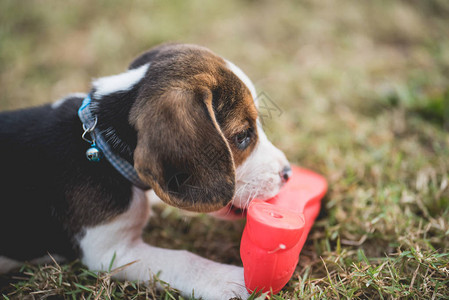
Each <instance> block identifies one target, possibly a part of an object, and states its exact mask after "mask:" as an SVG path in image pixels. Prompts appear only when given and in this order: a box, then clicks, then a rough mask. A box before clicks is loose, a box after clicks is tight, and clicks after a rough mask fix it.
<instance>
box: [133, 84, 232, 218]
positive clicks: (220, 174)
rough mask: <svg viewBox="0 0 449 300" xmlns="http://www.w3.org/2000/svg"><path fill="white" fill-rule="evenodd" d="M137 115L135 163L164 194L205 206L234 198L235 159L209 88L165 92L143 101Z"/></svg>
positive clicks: (179, 202)
mask: <svg viewBox="0 0 449 300" xmlns="http://www.w3.org/2000/svg"><path fill="white" fill-rule="evenodd" d="M132 116H133V119H134V120H135V127H136V128H137V132H138V142H137V147H136V150H135V152H134V164H135V168H136V170H137V172H138V174H139V176H140V177H141V178H142V179H143V180H144V181H145V182H148V183H149V184H150V185H151V187H152V188H153V189H154V190H155V192H156V194H157V195H158V196H159V197H160V198H161V199H162V200H164V201H165V202H167V203H169V204H171V205H174V206H177V207H180V208H183V209H187V210H192V211H200V212H209V211H214V210H217V209H219V208H222V207H223V206H225V205H226V204H227V203H228V202H230V201H231V200H232V197H233V196H234V190H235V169H234V162H233V158H232V154H231V150H230V148H229V145H228V143H227V141H226V139H225V137H224V135H223V133H222V132H221V129H220V127H219V125H218V123H217V121H216V119H215V114H214V110H213V108H212V93H211V91H210V90H209V89H207V88H198V89H197V90H195V91H192V90H186V89H181V88H179V89H172V90H169V91H166V92H163V93H162V95H161V96H159V97H152V98H150V99H147V100H145V101H144V103H141V104H140V105H138V106H137V107H136V108H135V109H134V110H133V111H132Z"/></svg>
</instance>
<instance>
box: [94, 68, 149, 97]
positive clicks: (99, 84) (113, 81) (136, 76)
mask: <svg viewBox="0 0 449 300" xmlns="http://www.w3.org/2000/svg"><path fill="white" fill-rule="evenodd" d="M149 66H150V64H149V63H148V64H145V65H142V66H140V67H138V68H136V69H131V70H128V71H126V72H124V73H121V74H117V75H112V76H106V77H101V78H98V79H96V80H94V82H93V83H92V85H93V87H94V88H95V93H94V96H95V97H98V98H101V97H102V96H105V95H109V94H112V93H115V92H118V91H128V90H130V89H131V88H132V87H133V86H134V85H135V84H137V83H138V82H139V81H140V80H142V78H143V77H144V76H145V74H146V72H147V70H148V67H149Z"/></svg>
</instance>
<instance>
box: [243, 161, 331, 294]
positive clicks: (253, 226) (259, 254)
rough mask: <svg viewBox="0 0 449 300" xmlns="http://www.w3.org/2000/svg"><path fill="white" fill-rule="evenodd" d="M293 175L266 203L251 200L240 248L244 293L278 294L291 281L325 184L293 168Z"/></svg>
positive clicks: (307, 173)
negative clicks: (245, 291) (246, 291)
mask: <svg viewBox="0 0 449 300" xmlns="http://www.w3.org/2000/svg"><path fill="white" fill-rule="evenodd" d="M292 170H293V175H292V177H291V178H290V180H289V181H288V182H287V184H286V185H285V186H284V187H283V188H282V189H281V191H280V193H279V194H278V195H277V196H275V197H274V198H272V199H270V200H268V201H261V200H257V199H255V200H253V201H252V202H251V204H250V206H249V208H248V214H247V222H246V226H245V230H244V231H243V236H242V242H241V245H240V256H241V258H242V261H243V268H244V274H245V285H246V289H247V290H248V291H249V292H250V293H251V292H252V291H254V290H257V291H262V292H272V293H273V294H276V293H278V292H279V291H280V290H281V289H282V288H283V287H284V285H286V284H287V282H288V281H289V280H290V278H291V276H292V275H293V272H294V271H295V268H296V265H297V264H298V259H299V253H300V252H301V249H302V247H303V245H304V242H305V241H306V238H307V235H308V234H309V231H310V228H311V227H312V224H313V222H314V221H315V218H316V217H317V215H318V213H319V210H320V201H321V198H323V196H324V194H326V191H327V182H326V180H325V179H324V178H323V177H322V176H320V175H318V174H316V173H313V172H312V171H309V170H306V169H302V168H299V167H295V166H293V167H292Z"/></svg>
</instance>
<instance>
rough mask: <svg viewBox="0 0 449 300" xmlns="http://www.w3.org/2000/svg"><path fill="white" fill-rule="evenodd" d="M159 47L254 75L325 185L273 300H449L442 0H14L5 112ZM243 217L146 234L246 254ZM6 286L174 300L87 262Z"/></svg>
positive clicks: (445, 16) (293, 150)
mask: <svg viewBox="0 0 449 300" xmlns="http://www.w3.org/2000/svg"><path fill="white" fill-rule="evenodd" d="M166 41H180V42H189V43H198V44H202V45H204V46H207V47H209V48H211V49H212V50H214V51H215V52H217V53H219V54H221V55H223V56H225V57H227V58H228V59H230V60H232V61H234V62H235V63H236V64H237V65H239V66H240V67H241V68H242V69H243V70H245V71H246V73H247V74H248V75H249V76H250V77H251V78H252V79H253V81H254V82H255V84H256V87H257V88H258V90H259V91H260V92H264V93H265V95H266V97H268V98H269V99H270V100H271V101H272V102H273V103H275V105H276V107H278V108H279V109H278V110H277V111H272V115H271V116H270V115H268V112H269V111H268V110H265V111H261V113H263V114H266V116H265V122H264V123H265V127H266V131H267V133H268V135H269V137H270V138H271V139H272V140H273V141H274V143H275V144H276V145H277V146H278V147H279V148H281V149H283V150H284V151H285V153H286V154H287V156H288V158H289V159H290V161H291V162H293V163H296V164H299V165H302V166H304V167H307V168H310V169H313V170H315V171H317V172H320V173H322V174H324V175H325V176H326V177H327V179H328V180H329V185H330V190H329V193H328V195H327V197H326V199H325V202H324V203H323V212H322V214H321V216H320V218H319V220H318V221H317V222H316V224H315V226H314V227H313V229H312V231H311V233H310V236H309V239H308V242H307V244H306V246H305V248H304V250H303V252H302V254H301V259H300V262H299V265H298V267H297V269H296V272H295V274H294V276H293V278H292V279H291V281H290V282H289V284H288V285H287V286H286V288H285V289H284V290H283V291H282V292H281V294H280V295H279V296H278V297H279V298H284V299H291V298H304V299H325V298H327V299H340V298H355V299H397V298H404V299H405V298H411V299H440V298H446V299H447V298H449V237H448V236H449V187H448V185H449V184H448V181H449V85H448V82H449V4H448V2H447V1H445V0H433V1H418V0H410V1H395V2H393V1H386V0H385V1H331V0H325V1H301V2H299V1H298V2H294V1H290V2H288V1H283V2H280V1H237V0H235V1H220V2H218V1H216V2H215V1H209V2H206V1H189V2H187V1H172V2H167V1H164V2H162V1H140V0H139V1H138V0H135V1H128V2H126V4H124V2H118V1H95V2H93V1H64V2H61V1H34V2H31V1H26V2H25V1H8V0H5V1H1V2H0V90H1V97H0V109H2V110H4V109H14V108H21V107H26V106H29V105H35V104H40V103H45V102H49V101H54V100H56V99H58V98H59V97H62V96H64V95H65V94H67V93H70V92H79V91H81V92H85V91H88V90H89V82H90V80H91V78H93V77H100V76H105V75H110V74H115V73H119V72H122V71H123V70H124V69H125V67H126V66H127V64H128V62H129V61H130V60H131V59H132V58H133V57H134V56H136V55H137V54H138V53H140V52H142V51H144V50H145V49H147V48H149V47H151V46H154V45H156V44H158V43H161V42H166ZM1 146H2V147H4V146H5V145H1ZM243 225H244V223H243V222H236V223H226V222H222V221H217V220H213V219H211V218H209V217H207V216H200V217H194V218H192V217H186V216H182V215H180V214H179V213H178V212H177V211H174V210H170V209H159V210H158V214H156V216H155V217H154V218H153V219H152V220H151V221H150V224H149V226H148V228H149V230H147V231H146V233H145V238H146V239H147V240H148V241H150V242H152V243H153V244H156V245H159V246H164V247H172V248H185V249H189V250H191V251H194V252H196V253H199V254H200V255H203V256H205V257H209V258H211V259H214V260H217V261H222V262H227V263H233V264H240V259H239V253H238V247H239V240H240V236H241V231H242V228H243ZM150 229H151V230H150ZM2 242H7V241H2ZM0 282H1V284H0V295H3V297H4V298H6V299H8V298H9V299H23V298H27V299H33V298H36V299H38V298H42V297H43V298H46V297H47V296H51V297H53V298H62V297H66V298H72V299H83V298H86V299H89V298H90V299H100V298H101V299H103V298H114V299H136V298H137V299H145V298H146V297H148V298H158V299H159V298H162V299H164V298H165V299H177V298H179V296H178V295H177V294H176V292H175V291H173V290H171V289H170V288H168V287H167V288H166V290H165V291H164V292H162V293H161V292H156V291H155V290H153V289H146V288H144V287H142V286H138V285H136V284H134V283H119V282H115V281H114V280H111V279H110V277H109V275H108V274H102V275H100V276H98V275H95V274H92V273H90V272H88V271H86V270H85V269H84V268H83V266H82V265H81V264H80V263H79V262H72V263H68V264H63V265H60V266H55V265H49V266H41V267H31V266H25V267H24V268H23V269H22V270H20V271H18V272H16V273H13V274H8V275H6V276H2V277H0Z"/></svg>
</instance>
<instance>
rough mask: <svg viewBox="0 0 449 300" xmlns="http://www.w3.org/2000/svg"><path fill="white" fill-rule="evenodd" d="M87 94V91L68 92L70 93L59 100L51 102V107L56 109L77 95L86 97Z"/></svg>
mask: <svg viewBox="0 0 449 300" xmlns="http://www.w3.org/2000/svg"><path fill="white" fill-rule="evenodd" d="M86 96H87V94H85V93H72V94H68V95H67V96H65V97H64V98H62V99H59V100H56V101H55V102H53V103H52V104H51V108H53V109H56V108H58V107H60V106H61V105H62V104H63V103H64V102H66V101H67V99H70V98H75V97H78V98H86Z"/></svg>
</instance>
